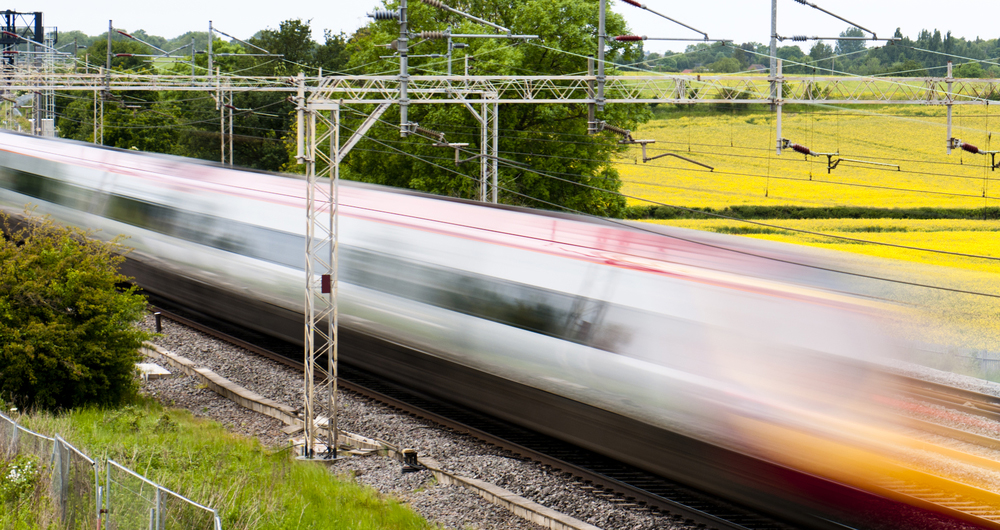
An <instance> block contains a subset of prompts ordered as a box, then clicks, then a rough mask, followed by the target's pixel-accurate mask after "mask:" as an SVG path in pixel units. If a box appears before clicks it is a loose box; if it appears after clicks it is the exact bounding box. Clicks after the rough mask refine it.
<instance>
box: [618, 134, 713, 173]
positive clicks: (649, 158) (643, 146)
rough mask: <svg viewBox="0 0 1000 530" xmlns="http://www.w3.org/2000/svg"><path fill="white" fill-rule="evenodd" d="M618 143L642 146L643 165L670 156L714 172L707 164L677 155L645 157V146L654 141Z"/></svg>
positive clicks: (667, 154) (665, 154) (664, 154)
mask: <svg viewBox="0 0 1000 530" xmlns="http://www.w3.org/2000/svg"><path fill="white" fill-rule="evenodd" d="M618 143H620V144H639V145H641V146H642V162H643V163H644V164H645V163H646V162H649V161H650V160H656V159H657V158H663V157H665V156H672V157H674V158H679V159H681V160H683V161H685V162H689V163H691V164H694V165H696V166H701V167H704V168H708V170H709V171H715V168H714V167H712V166H710V165H708V164H702V163H701V162H698V161H697V160H692V159H690V158H688V157H686V156H681V155H678V154H677V153H663V154H662V155H656V156H646V144H652V143H656V140H633V141H631V142H626V141H621V142H618Z"/></svg>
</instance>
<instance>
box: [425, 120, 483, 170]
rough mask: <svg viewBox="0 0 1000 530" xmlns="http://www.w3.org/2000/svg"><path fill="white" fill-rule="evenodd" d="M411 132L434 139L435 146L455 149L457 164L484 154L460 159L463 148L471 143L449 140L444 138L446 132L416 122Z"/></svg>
mask: <svg viewBox="0 0 1000 530" xmlns="http://www.w3.org/2000/svg"><path fill="white" fill-rule="evenodd" d="M410 132H411V133H413V134H418V135H420V136H423V137H424V138H428V139H430V140H434V144H433V145H434V147H448V148H451V149H454V150H455V165H456V166H460V165H462V164H464V163H466V162H470V161H472V160H475V159H477V158H481V157H482V156H483V155H481V154H480V155H475V156H472V157H470V158H466V159H464V160H463V159H460V156H459V155H460V153H461V150H462V148H463V147H468V146H469V144H467V143H455V142H448V141H447V140H445V139H444V133H443V132H439V131H435V130H432V129H428V128H427V127H422V126H420V125H419V124H416V123H410Z"/></svg>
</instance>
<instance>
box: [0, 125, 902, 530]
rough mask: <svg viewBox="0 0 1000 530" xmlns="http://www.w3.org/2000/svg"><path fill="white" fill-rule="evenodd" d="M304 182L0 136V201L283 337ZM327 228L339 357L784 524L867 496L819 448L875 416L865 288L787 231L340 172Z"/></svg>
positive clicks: (874, 345) (298, 259) (142, 279)
mask: <svg viewBox="0 0 1000 530" xmlns="http://www.w3.org/2000/svg"><path fill="white" fill-rule="evenodd" d="M305 185H306V183H305V181H304V180H303V179H301V178H298V177H294V176H288V175H276V174H267V173H261V172H253V171H245V170H234V169H231V168H225V167H222V166H218V165H215V164H211V163H206V162H200V161H193V160H188V159H182V158H177V157H170V156H163V155H150V154H144V153H137V152H133V151H125V150H119V149H113V148H104V147H95V146H92V145H89V144H83V143H78V142H72V141H64V140H50V139H41V138H36V137H31V136H25V135H20V134H14V133H0V207H3V208H4V210H6V211H7V212H8V213H12V214H17V213H19V212H21V211H23V208H24V205H26V204H33V205H37V206H38V209H37V211H38V212H39V213H44V214H50V215H51V216H52V217H53V218H54V219H56V220H58V221H60V222H63V223H67V224H73V225H78V226H82V227H87V228H92V229H99V230H100V232H99V234H98V236H99V237H105V238H110V237H112V236H114V235H117V234H126V235H128V236H129V239H128V240H127V242H126V243H127V244H128V245H129V246H131V247H134V249H135V250H134V251H133V252H132V253H131V254H130V256H129V261H128V264H127V269H126V271H125V272H126V273H127V274H129V275H131V276H134V277H135V278H136V280H137V282H138V283H139V284H140V285H142V286H143V287H144V288H145V289H146V290H148V291H150V292H154V293H156V294H158V295H161V296H163V297H166V298H170V299H174V300H177V301H181V302H183V303H185V304H187V305H191V306H193V307H196V308H198V309H199V310H200V311H203V312H205V313H210V314H214V315H216V316H219V317H222V318H226V319H230V320H233V321H236V322H239V323H240V324H243V325H248V326H251V327H255V328H257V329H258V330H261V331H264V332H267V333H269V334H272V335H275V336H278V337H283V338H286V339H288V340H291V341H296V342H299V343H301V339H302V336H303V317H302V312H303V308H302V305H303V298H304V297H303V289H304V283H305V277H304V262H305V252H304V233H305V220H306V217H305V215H304V209H305ZM340 230H341V246H340V280H341V283H340V291H339V292H340V314H341V326H342V343H341V344H342V346H341V352H342V355H341V359H342V361H343V362H347V363H354V364H359V365H364V366H365V368H366V369H369V370H373V371H376V372H380V373H382V374H383V375H385V376H387V377H390V378H395V379H397V380H402V381H405V382H406V384H408V385H409V386H411V387H417V388H419V389H421V390H423V391H426V392H429V393H432V394H436V395H439V396H442V397H445V398H449V399H452V400H454V401H458V402H461V403H464V404H466V405H469V406H473V407H475V408H478V409H481V410H484V411H487V412H489V413H492V414H494V415H496V416H498V417H501V418H504V419H507V420H510V421H513V422H516V423H520V424H522V425H525V426H527V427H531V428H534V429H538V430H541V431H543V432H546V433H548V434H551V435H553V436H556V437H560V438H563V439H566V440H569V441H572V442H575V443H577V444H579V445H581V446H584V447H587V448H590V449H593V450H595V451H598V452H603V453H605V454H608V455H610V456H612V457H615V458H618V459H621V460H624V461H626V462H629V463H631V464H634V465H636V466H639V467H643V468H646V469H648V470H650V471H653V472H656V473H659V474H662V475H665V476H668V477H673V478H677V479H680V480H682V481H685V482H686V483H689V484H691V485H693V486H695V487H697V488H701V489H703V490H706V491H710V492H713V493H717V494H721V495H725V496H727V497H728V498H731V499H734V500H735V501H737V502H743V503H746V504H749V505H753V506H757V507H760V506H763V507H765V508H766V509H768V510H770V511H772V512H775V513H777V514H779V515H781V516H784V517H787V518H789V519H791V520H793V521H795V522H798V523H801V524H805V525H809V526H814V527H833V525H834V524H833V523H831V522H829V521H828V520H827V519H828V518H836V517H841V516H842V515H843V513H844V510H845V507H847V510H848V511H850V510H851V509H854V508H857V507H858V506H862V505H864V506H866V507H868V508H870V506H873V505H877V504H878V503H879V502H882V501H883V500H885V499H884V497H881V496H879V495H877V494H872V493H871V492H872V488H868V487H867V483H866V482H865V480H864V479H860V478H858V477H862V476H863V475H864V472H863V468H865V467H866V466H868V464H869V462H868V461H867V460H866V458H868V457H858V456H857V455H856V454H854V453H851V455H852V456H850V457H849V458H848V457H844V456H842V455H841V453H842V451H841V450H840V449H838V448H842V447H857V442H856V440H857V436H859V434H858V433H860V432H867V431H865V429H869V428H875V427H873V425H876V424H877V423H878V421H879V413H878V412H877V411H873V410H872V409H871V405H870V404H869V403H870V401H868V400H866V397H867V396H868V395H869V393H870V390H871V385H873V384H877V382H878V376H877V374H876V373H875V372H873V371H871V370H869V369H868V368H867V364H866V363H865V362H864V360H865V359H868V358H870V357H871V356H873V355H876V354H877V353H879V350H880V349H882V348H885V347H891V344H888V343H887V342H886V341H885V340H883V339H882V338H881V335H880V333H879V332H878V330H877V327H878V315H879V313H880V312H881V311H882V310H883V308H881V307H880V306H879V305H878V303H877V302H876V301H872V300H865V299H861V298H858V297H854V296H849V295H846V294H843V293H842V290H841V287H842V285H840V284H838V283H837V282H836V281H835V280H832V279H831V278H830V276H829V275H824V276H821V275H820V273H818V272H816V271H813V270H811V269H809V268H806V267H801V266H798V265H796V264H795V263H794V262H795V261H796V258H797V255H796V254H795V252H792V251H789V250H787V249H786V247H768V246H762V245H760V244H758V243H751V242H746V241H742V240H738V239H737V238H729V237H725V236H706V235H696V233H695V232H691V231H684V230H677V229H665V228H662V227H655V226H647V227H640V226H638V225H630V224H626V223H622V222H614V221H607V220H601V219H591V218H586V217H582V216H573V215H564V214H556V213H546V212H537V211H530V210H526V209H521V208H514V207H505V206H486V205H483V204H478V203H473V202H470V201H465V200H457V199H447V198H441V197H434V196H428V195H424V194H420V193H415V192H408V191H401V190H395V189H390V188H384V187H378V186H373V185H363V184H358V183H350V182H345V183H344V184H343V185H342V187H341V218H340ZM798 257H799V258H802V259H805V258H804V257H803V256H798ZM858 425H861V426H863V427H853V426H858ZM814 442H815V443H814ZM830 444H833V445H832V446H831V445H830ZM851 459H853V460H851ZM866 503H867V504H866ZM872 503H874V504H872ZM851 507H854V508H851ZM868 508H866V509H868Z"/></svg>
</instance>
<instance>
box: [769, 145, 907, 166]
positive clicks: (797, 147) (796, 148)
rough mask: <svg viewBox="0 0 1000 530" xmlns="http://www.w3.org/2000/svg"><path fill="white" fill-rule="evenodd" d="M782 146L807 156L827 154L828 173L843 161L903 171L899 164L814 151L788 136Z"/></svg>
mask: <svg viewBox="0 0 1000 530" xmlns="http://www.w3.org/2000/svg"><path fill="white" fill-rule="evenodd" d="M781 148H782V149H791V150H792V151H795V152H796V153H801V154H803V155H806V156H825V157H826V172H827V173H828V174H829V173H830V172H831V171H833V170H834V169H837V166H838V165H840V163H841V162H853V163H855V164H868V165H870V166H886V167H894V168H896V171H901V169H900V168H899V165H898V164H887V163H885V162H872V161H871V160H857V159H854V158H842V157H841V156H840V153H817V152H815V151H813V150H812V149H809V148H808V147H806V146H804V145H799V144H796V143H792V141H791V140H788V139H786V138H782V139H781ZM833 157H837V159H836V160H834V159H833Z"/></svg>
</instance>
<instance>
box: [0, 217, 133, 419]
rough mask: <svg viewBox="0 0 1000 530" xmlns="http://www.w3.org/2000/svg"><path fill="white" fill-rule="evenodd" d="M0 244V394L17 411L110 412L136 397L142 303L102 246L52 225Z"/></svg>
mask: <svg viewBox="0 0 1000 530" xmlns="http://www.w3.org/2000/svg"><path fill="white" fill-rule="evenodd" d="M0 218H2V219H3V223H4V228H5V232H6V233H7V234H8V235H7V236H4V237H2V238H0V396H3V397H4V398H5V399H8V400H11V401H13V402H14V403H17V404H18V405H19V406H21V408H26V407H40V408H43V409H57V408H72V407H77V406H80V405H84V404H87V403H96V404H101V405H113V404H117V403H120V402H121V401H122V400H124V399H126V398H129V397H131V396H132V395H133V394H134V393H135V389H136V382H135V375H134V374H135V363H136V362H138V361H139V359H140V356H139V353H138V349H139V347H140V346H141V345H142V342H143V341H144V340H146V339H148V338H149V336H150V335H149V334H148V333H146V332H144V331H141V330H139V329H137V328H136V327H135V323H136V322H137V321H138V320H140V319H141V318H142V312H143V311H144V310H145V304H146V302H145V298H144V297H142V296H141V295H139V294H138V293H137V292H136V288H135V287H129V288H128V289H125V290H122V291H119V290H117V289H116V286H117V285H118V284H120V283H122V282H124V281H126V280H127V278H125V277H124V276H122V275H121V274H119V273H118V271H117V268H118V266H119V265H120V264H121V262H122V261H123V260H124V257H123V256H122V254H121V252H122V247H121V246H120V245H119V244H118V243H117V242H115V241H113V242H111V243H104V242H100V241H97V240H94V239H90V238H88V237H87V235H88V234H86V233H84V232H82V231H80V230H78V229H75V228H63V227H59V226H57V225H55V224H54V223H53V222H52V221H51V220H49V219H38V218H34V217H30V216H29V218H28V222H26V223H25V224H24V225H22V227H21V228H16V227H15V226H14V225H13V222H12V221H11V219H10V218H8V217H6V216H0Z"/></svg>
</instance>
